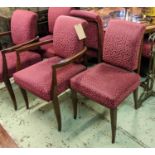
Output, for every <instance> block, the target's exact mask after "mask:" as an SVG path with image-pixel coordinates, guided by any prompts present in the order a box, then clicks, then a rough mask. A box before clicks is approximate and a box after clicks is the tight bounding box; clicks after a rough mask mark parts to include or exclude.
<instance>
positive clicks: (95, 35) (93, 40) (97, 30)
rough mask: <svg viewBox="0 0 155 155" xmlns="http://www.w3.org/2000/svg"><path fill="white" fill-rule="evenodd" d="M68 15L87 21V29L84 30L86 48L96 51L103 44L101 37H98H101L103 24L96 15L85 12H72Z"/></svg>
mask: <svg viewBox="0 0 155 155" xmlns="http://www.w3.org/2000/svg"><path fill="white" fill-rule="evenodd" d="M70 15H71V16H75V17H80V18H83V19H85V20H87V21H88V28H87V29H86V34H87V39H86V45H87V47H90V48H94V49H98V48H99V46H102V45H99V44H102V42H103V40H102V37H100V36H99V35H101V36H102V33H103V22H102V19H101V17H100V16H99V15H98V14H96V13H94V12H90V11H85V10H72V11H71V12H70ZM99 39H101V40H99Z"/></svg>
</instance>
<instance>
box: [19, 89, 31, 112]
mask: <svg viewBox="0 0 155 155" xmlns="http://www.w3.org/2000/svg"><path fill="white" fill-rule="evenodd" d="M20 90H21V93H22V95H23V98H24V101H25V105H26V108H27V109H29V101H28V97H27V92H26V90H25V89H23V88H21V87H20Z"/></svg>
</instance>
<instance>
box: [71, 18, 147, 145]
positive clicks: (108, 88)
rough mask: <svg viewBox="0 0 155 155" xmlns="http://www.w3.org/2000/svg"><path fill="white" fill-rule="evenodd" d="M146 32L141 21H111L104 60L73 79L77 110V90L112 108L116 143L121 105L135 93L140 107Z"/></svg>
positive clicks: (104, 49)
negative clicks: (141, 68)
mask: <svg viewBox="0 0 155 155" xmlns="http://www.w3.org/2000/svg"><path fill="white" fill-rule="evenodd" d="M144 31H145V27H144V26H143V25H141V24H137V23H132V22H127V21H121V20H111V21H110V23H109V26H108V28H107V30H106V33H105V37H104V44H103V55H102V60H103V62H102V63H100V64H97V65H95V66H94V67H91V68H89V69H87V70H86V71H84V72H82V73H80V74H78V75H76V76H75V77H73V78H72V79H71V88H72V94H73V95H72V100H73V104H74V106H75V107H76V108H75V109H76V110H77V101H78V99H77V93H76V92H79V93H80V94H82V95H84V96H86V97H88V98H90V99H92V100H94V101H96V102H98V103H99V104H101V105H103V106H105V107H107V108H109V109H110V117H111V128H112V143H114V142H115V135H116V123H117V107H118V106H119V105H120V104H121V102H122V101H123V100H124V99H125V98H126V97H128V96H129V95H130V94H131V93H132V92H134V101H135V108H137V97H138V96H137V92H138V91H137V90H138V86H139V85H140V79H141V78H140V76H139V73H138V72H139V67H140V65H139V64H140V55H141V53H140V47H141V43H142V39H143V35H144ZM134 71H137V73H135V72H134ZM76 114H77V111H76V113H75V116H76Z"/></svg>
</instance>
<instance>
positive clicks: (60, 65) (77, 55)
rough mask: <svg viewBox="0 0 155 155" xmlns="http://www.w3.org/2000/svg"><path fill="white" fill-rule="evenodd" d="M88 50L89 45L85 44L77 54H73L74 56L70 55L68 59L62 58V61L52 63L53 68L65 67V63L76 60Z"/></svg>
mask: <svg viewBox="0 0 155 155" xmlns="http://www.w3.org/2000/svg"><path fill="white" fill-rule="evenodd" d="M86 51H87V47H86V46H85V47H84V48H83V50H82V51H80V52H79V53H77V54H76V55H73V56H72V57H69V58H67V59H64V60H61V61H60V62H58V63H57V64H54V65H52V68H53V69H56V68H59V67H63V66H65V65H68V64H70V63H73V62H75V60H77V59H79V58H80V57H81V56H83V55H84V54H85V53H86Z"/></svg>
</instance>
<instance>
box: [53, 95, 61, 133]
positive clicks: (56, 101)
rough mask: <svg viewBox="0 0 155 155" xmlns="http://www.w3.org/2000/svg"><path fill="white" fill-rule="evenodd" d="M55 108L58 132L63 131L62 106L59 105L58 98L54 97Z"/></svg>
mask: <svg viewBox="0 0 155 155" xmlns="http://www.w3.org/2000/svg"><path fill="white" fill-rule="evenodd" d="M53 106H54V112H55V115H56V119H57V123H58V131H61V112H60V105H59V101H58V97H57V96H56V97H54V99H53Z"/></svg>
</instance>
